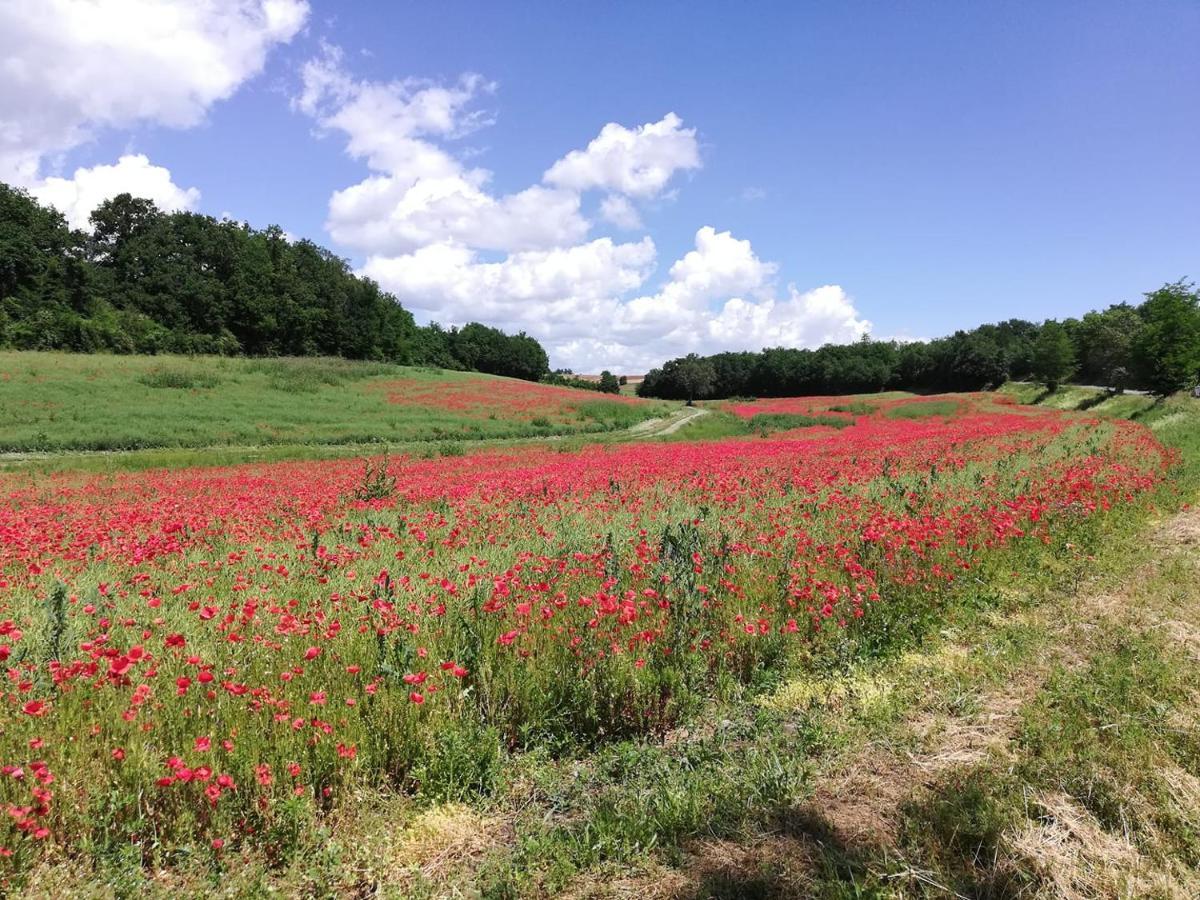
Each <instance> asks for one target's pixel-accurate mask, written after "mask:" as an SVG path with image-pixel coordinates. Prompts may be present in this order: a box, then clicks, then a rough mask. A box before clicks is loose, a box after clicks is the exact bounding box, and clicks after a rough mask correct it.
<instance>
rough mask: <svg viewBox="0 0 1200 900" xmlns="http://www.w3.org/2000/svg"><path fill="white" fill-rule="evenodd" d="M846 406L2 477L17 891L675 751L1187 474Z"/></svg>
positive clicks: (1078, 537) (1, 867) (1, 853)
mask: <svg viewBox="0 0 1200 900" xmlns="http://www.w3.org/2000/svg"><path fill="white" fill-rule="evenodd" d="M797 409H799V407H797ZM842 415H844V416H846V417H847V418H849V419H850V423H849V424H846V425H845V426H844V427H840V428H816V429H798V430H795V431H783V432H777V433H773V434H771V435H770V436H768V437H746V438H737V439H728V440H719V441H706V442H693V443H674V444H670V445H664V444H655V443H644V444H624V445H611V444H610V445H597V446H592V447H585V448H584V449H582V450H572V451H570V452H566V451H564V450H560V449H558V448H555V447H554V446H551V445H548V444H543V445H540V446H529V447H525V448H521V449H520V450H514V449H511V448H510V449H504V450H491V451H486V452H480V453H475V454H469V455H463V456H455V457H446V458H438V459H417V458H413V457H409V456H403V455H401V456H395V455H393V456H391V457H390V458H386V459H372V460H366V461H363V460H353V459H341V460H327V461H319V462H281V463H274V464H270V465H265V464H259V465H242V466H236V467H226V468H194V469H177V470H156V471H146V472H138V473H123V474H113V475H93V474H82V473H69V472H68V473H58V474H53V475H39V476H31V475H23V474H16V473H10V474H6V475H3V476H0V495H2V499H0V663H2V664H3V667H4V671H5V676H6V677H5V684H4V688H3V696H2V697H0V704H2V711H0V723H2V724H0V806H2V807H3V815H2V816H0V872H2V873H3V877H4V878H5V879H8V880H11V879H14V878H19V877H20V876H21V873H23V872H27V871H28V870H29V869H30V868H31V867H33V866H36V865H37V864H38V863H39V861H42V860H45V859H47V858H51V857H64V856H66V857H77V858H79V857H82V858H87V857H88V856H89V855H91V856H96V855H102V854H105V853H110V852H114V851H115V850H120V852H122V853H128V852H134V853H136V854H137V855H138V856H139V857H140V859H141V860H142V862H143V864H144V865H146V866H163V865H170V864H171V862H172V861H173V860H175V859H176V858H178V857H179V856H180V855H181V854H183V855H187V856H189V857H191V858H194V857H195V856H197V855H201V856H209V857H211V858H212V859H213V860H220V859H221V858H222V857H223V856H225V855H228V854H231V853H236V852H239V851H242V850H252V851H253V852H255V853H258V854H261V855H263V856H264V857H266V858H267V859H268V860H274V861H279V862H284V861H286V860H287V859H288V857H289V854H291V853H293V852H295V847H296V846H297V841H298V835H299V833H300V832H301V831H302V830H303V829H304V828H306V827H307V826H308V825H309V824H310V823H312V822H315V821H319V820H320V819H321V818H322V817H323V816H327V815H329V814H330V813H331V811H334V810H336V809H337V808H339V807H340V806H342V805H344V804H347V803H352V802H354V798H355V796H356V795H357V792H358V791H360V790H361V789H363V788H370V789H377V788H380V787H386V788H388V789H390V790H394V791H396V792H400V793H403V794H406V795H410V796H412V797H413V798H415V799H416V800H417V801H419V802H421V801H426V800H428V801H439V800H458V801H468V802H469V801H471V800H473V799H476V798H478V797H481V796H484V795H486V794H487V792H488V791H489V790H491V789H492V786H493V785H494V783H495V780H496V778H497V773H498V772H499V770H500V769H501V767H502V766H503V764H504V760H505V759H507V758H509V757H510V756H511V755H513V754H519V753H521V752H522V751H523V750H527V749H531V748H535V747H536V748H549V749H550V751H551V752H552V753H554V754H564V755H565V754H572V753H582V752H586V751H587V750H588V748H592V747H596V746H599V745H602V744H604V743H605V742H609V741H612V740H614V739H618V738H626V737H631V736H645V737H648V738H654V737H656V736H661V735H664V734H668V733H669V732H670V731H671V730H672V729H674V728H676V727H678V726H680V725H681V724H683V723H685V722H687V721H688V719H689V716H693V715H694V714H695V713H696V711H697V710H698V709H699V708H700V707H701V705H702V704H703V703H704V702H705V701H706V700H709V699H711V698H714V697H721V696H728V695H730V694H733V693H736V692H739V691H753V690H755V689H757V688H758V687H760V686H761V685H763V684H766V683H768V682H769V681H770V679H771V678H772V677H773V676H775V675H778V674H779V673H781V672H786V671H794V670H796V669H801V670H804V671H807V672H813V673H820V672H822V671H831V670H833V669H835V668H836V667H838V666H841V665H845V664H846V663H847V662H848V661H851V660H854V659H858V658H864V657H870V656H872V655H877V654H883V653H886V652H889V648H892V647H895V646H899V645H903V644H904V643H905V642H906V641H914V640H919V639H920V636H921V635H922V634H923V633H925V632H926V630H927V629H929V628H930V627H933V626H935V625H936V623H937V622H939V621H941V620H942V619H943V618H944V617H945V616H946V615H948V614H949V613H950V612H951V611H952V610H953V609H954V607H955V605H957V604H960V603H963V602H967V601H968V600H970V599H972V598H973V597H976V595H979V594H980V593H986V592H987V591H988V590H990V589H992V588H991V586H994V585H996V584H999V583H1001V582H1002V581H1003V580H1004V579H1005V578H1006V577H1007V576H1008V575H1009V574H1010V573H1011V572H1012V571H1013V570H1014V569H1016V568H1019V567H1022V566H1031V565H1036V564H1037V560H1039V559H1041V558H1044V557H1045V555H1046V554H1063V553H1067V554H1069V553H1080V552H1086V550H1087V548H1088V547H1089V543H1090V541H1091V540H1092V536H1093V535H1094V534H1095V533H1096V530H1097V528H1098V527H1099V523H1102V522H1103V520H1104V519H1105V518H1106V517H1107V516H1110V515H1114V514H1120V512H1121V510H1122V509H1124V508H1134V507H1137V506H1139V505H1141V504H1144V503H1145V501H1146V498H1147V497H1148V496H1149V494H1150V492H1151V491H1152V490H1154V489H1155V488H1156V487H1157V486H1159V485H1160V484H1161V483H1162V482H1163V481H1164V479H1165V478H1166V477H1167V473H1168V471H1169V469H1170V467H1171V466H1172V464H1173V462H1174V459H1175V456H1174V451H1170V450H1168V449H1165V448H1164V447H1163V446H1162V445H1161V444H1159V442H1158V441H1157V440H1156V439H1155V437H1154V436H1153V434H1152V432H1151V431H1150V430H1148V429H1147V428H1145V427H1143V426H1141V425H1138V424H1135V423H1132V422H1128V421H1118V420H1110V421H1101V420H1097V419H1089V418H1084V417H1082V416H1078V415H1067V414H1063V413H1060V412H1057V411H1046V410H1035V409H1032V408H1028V407H1018V406H1015V405H1009V406H1004V405H1001V404H998V403H995V402H993V401H990V400H985V399H983V398H981V397H963V396H960V397H959V398H958V400H957V401H956V403H955V407H954V414H953V415H940V414H939V415H929V416H914V417H904V416H899V417H893V416H888V415H875V414H870V415H855V414H854V413H844V414H842Z"/></svg>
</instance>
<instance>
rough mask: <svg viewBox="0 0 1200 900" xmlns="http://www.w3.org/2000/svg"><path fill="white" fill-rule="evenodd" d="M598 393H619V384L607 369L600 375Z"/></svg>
mask: <svg viewBox="0 0 1200 900" xmlns="http://www.w3.org/2000/svg"><path fill="white" fill-rule="evenodd" d="M600 392H601V393H602V394H619V393H621V382H619V381H617V376H616V375H614V374H613V373H612V372H610V371H608V369H605V370H604V371H603V372H601V373H600Z"/></svg>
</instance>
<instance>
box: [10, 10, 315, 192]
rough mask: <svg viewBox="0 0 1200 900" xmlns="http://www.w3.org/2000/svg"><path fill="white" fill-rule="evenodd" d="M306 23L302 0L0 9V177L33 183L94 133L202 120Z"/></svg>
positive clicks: (12, 180) (21, 182)
mask: <svg viewBox="0 0 1200 900" xmlns="http://www.w3.org/2000/svg"><path fill="white" fill-rule="evenodd" d="M307 16H308V4H307V3H305V2H303V0H203V2H193V0H174V2H172V0H99V2H97V0H6V2H4V3H0V84H3V88H0V179H3V180H6V181H11V182H16V183H19V184H23V185H31V184H34V183H36V180H37V178H38V176H39V170H40V167H41V164H42V163H43V161H44V159H45V158H46V157H47V156H53V155H54V154H59V153H62V152H64V151H66V150H69V149H71V148H72V147H75V146H78V145H79V144H81V143H83V142H84V141H86V140H88V139H89V138H90V137H91V135H92V134H93V133H94V131H95V130H96V129H97V128H103V127H128V126H132V125H136V124H139V123H142V122H153V123H157V124H162V125H167V126H172V127H179V128H183V127H188V126H192V125H195V124H197V123H198V122H199V121H201V120H202V119H203V117H204V115H205V112H206V111H207V109H208V108H209V107H210V106H211V105H212V104H213V103H215V102H217V101H219V100H222V99H225V98H227V97H229V96H230V95H231V94H233V92H234V91H235V90H236V89H237V88H238V87H239V86H240V85H241V84H242V83H243V82H245V81H246V80H247V79H248V78H250V77H252V76H253V75H255V74H257V73H258V72H259V71H261V69H262V67H263V63H264V61H265V59H266V55H267V53H268V51H269V50H270V49H271V48H272V47H273V46H274V45H276V44H279V43H282V42H286V41H289V40H291V38H292V37H293V36H295V34H296V33H297V32H298V31H299V30H300V28H301V26H302V25H303V24H304V21H305V19H306V18H307Z"/></svg>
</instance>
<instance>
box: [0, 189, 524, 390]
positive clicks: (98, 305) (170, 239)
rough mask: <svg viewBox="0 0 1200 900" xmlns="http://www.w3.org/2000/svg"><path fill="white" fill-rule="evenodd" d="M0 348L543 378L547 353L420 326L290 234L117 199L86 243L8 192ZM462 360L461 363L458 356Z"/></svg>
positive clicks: (2, 233) (0, 212) (498, 334)
mask: <svg viewBox="0 0 1200 900" xmlns="http://www.w3.org/2000/svg"><path fill="white" fill-rule="evenodd" d="M0 345H4V346H14V347H20V348H27V349H65V350H77V351H84V352H89V351H96V350H108V351H112V352H117V353H165V352H176V353H224V354H233V353H245V354H253V355H268V356H270V355H297V356H308V355H315V354H325V355H332V356H345V357H349V358H354V359H378V360H390V361H393V362H398V363H408V364H419V365H436V366H443V367H447V368H458V369H469V368H477V369H479V370H480V371H485V372H493V373H495V374H499V375H510V376H514V377H517V378H529V379H537V378H539V377H541V375H542V374H543V373H544V372H545V371H546V369H547V359H546V353H545V351H544V350H543V349H542V347H541V345H540V344H538V342H537V341H536V340H534V339H533V338H531V337H529V336H528V335H526V334H523V333H522V334H517V335H506V334H504V332H502V331H499V330H497V329H494V328H488V327H487V326H483V325H477V324H476V325H473V326H467V328H465V329H463V330H462V332H458V331H454V330H451V331H449V332H447V331H445V330H443V329H442V328H440V327H438V326H437V325H436V324H432V325H429V326H426V327H419V326H417V324H416V323H415V322H414V321H413V317H412V315H411V313H409V312H408V311H407V310H406V309H404V308H403V307H402V306H401V305H400V304H399V302H397V300H396V298H395V297H393V296H391V295H390V294H388V293H385V292H384V291H382V290H381V289H380V288H379V286H378V285H377V284H376V283H375V282H373V281H371V280H370V279H367V278H361V277H359V276H356V275H355V274H354V273H353V272H352V271H351V270H350V267H349V265H348V264H347V262H346V261H345V260H344V259H341V258H340V257H338V256H336V255H335V254H333V253H330V252H329V251H328V250H326V249H324V248H322V247H319V246H317V245H316V244H314V243H312V242H311V241H304V240H302V241H295V242H292V241H289V240H288V239H287V238H286V236H285V235H284V233H283V231H282V229H280V228H279V227H277V226H271V227H269V228H267V229H265V230H262V231H258V230H255V229H253V228H250V227H249V226H247V225H244V224H241V223H237V222H231V221H228V220H225V221H218V220H216V219H214V218H212V217H211V216H204V215H199V214H196V213H187V212H177V213H164V212H162V211H160V210H159V209H157V208H156V207H155V206H154V204H153V203H151V202H150V201H149V200H144V199H140V198H137V197H133V196H131V195H129V194H120V195H118V196H116V197H113V198H112V199H110V200H107V201H105V202H104V203H102V204H101V205H100V206H99V207H97V209H96V210H95V211H93V213H92V215H91V230H90V232H87V233H85V232H81V231H72V230H71V229H69V228H68V227H67V226H66V223H65V221H64V220H63V217H62V216H61V215H59V214H58V213H57V212H55V211H54V210H53V209H49V208H46V207H43V206H41V205H40V204H38V203H37V201H36V200H34V199H33V198H31V197H30V196H29V195H28V194H27V193H25V192H24V191H21V190H18V189H15V188H11V187H9V186H7V185H4V184H0ZM460 351H461V355H460Z"/></svg>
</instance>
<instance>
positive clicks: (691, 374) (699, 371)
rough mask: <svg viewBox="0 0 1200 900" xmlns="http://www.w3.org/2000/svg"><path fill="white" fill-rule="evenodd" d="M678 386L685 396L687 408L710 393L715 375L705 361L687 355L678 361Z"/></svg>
mask: <svg viewBox="0 0 1200 900" xmlns="http://www.w3.org/2000/svg"><path fill="white" fill-rule="evenodd" d="M678 378H679V384H680V386H681V387H682V388H683V391H684V394H685V395H686V396H687V403H688V406H691V405H692V404H693V403H694V402H695V401H696V400H697V399H700V398H702V397H705V396H707V395H708V394H709V393H711V392H712V389H713V384H714V383H715V382H716V379H717V373H716V372H715V371H714V370H713V365H712V363H711V362H709V361H708V360H707V359H701V358H700V357H699V356H697V355H696V354H695V353H689V354H688V355H687V356H685V357H684V358H683V359H682V360H680V361H679V373H678Z"/></svg>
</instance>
